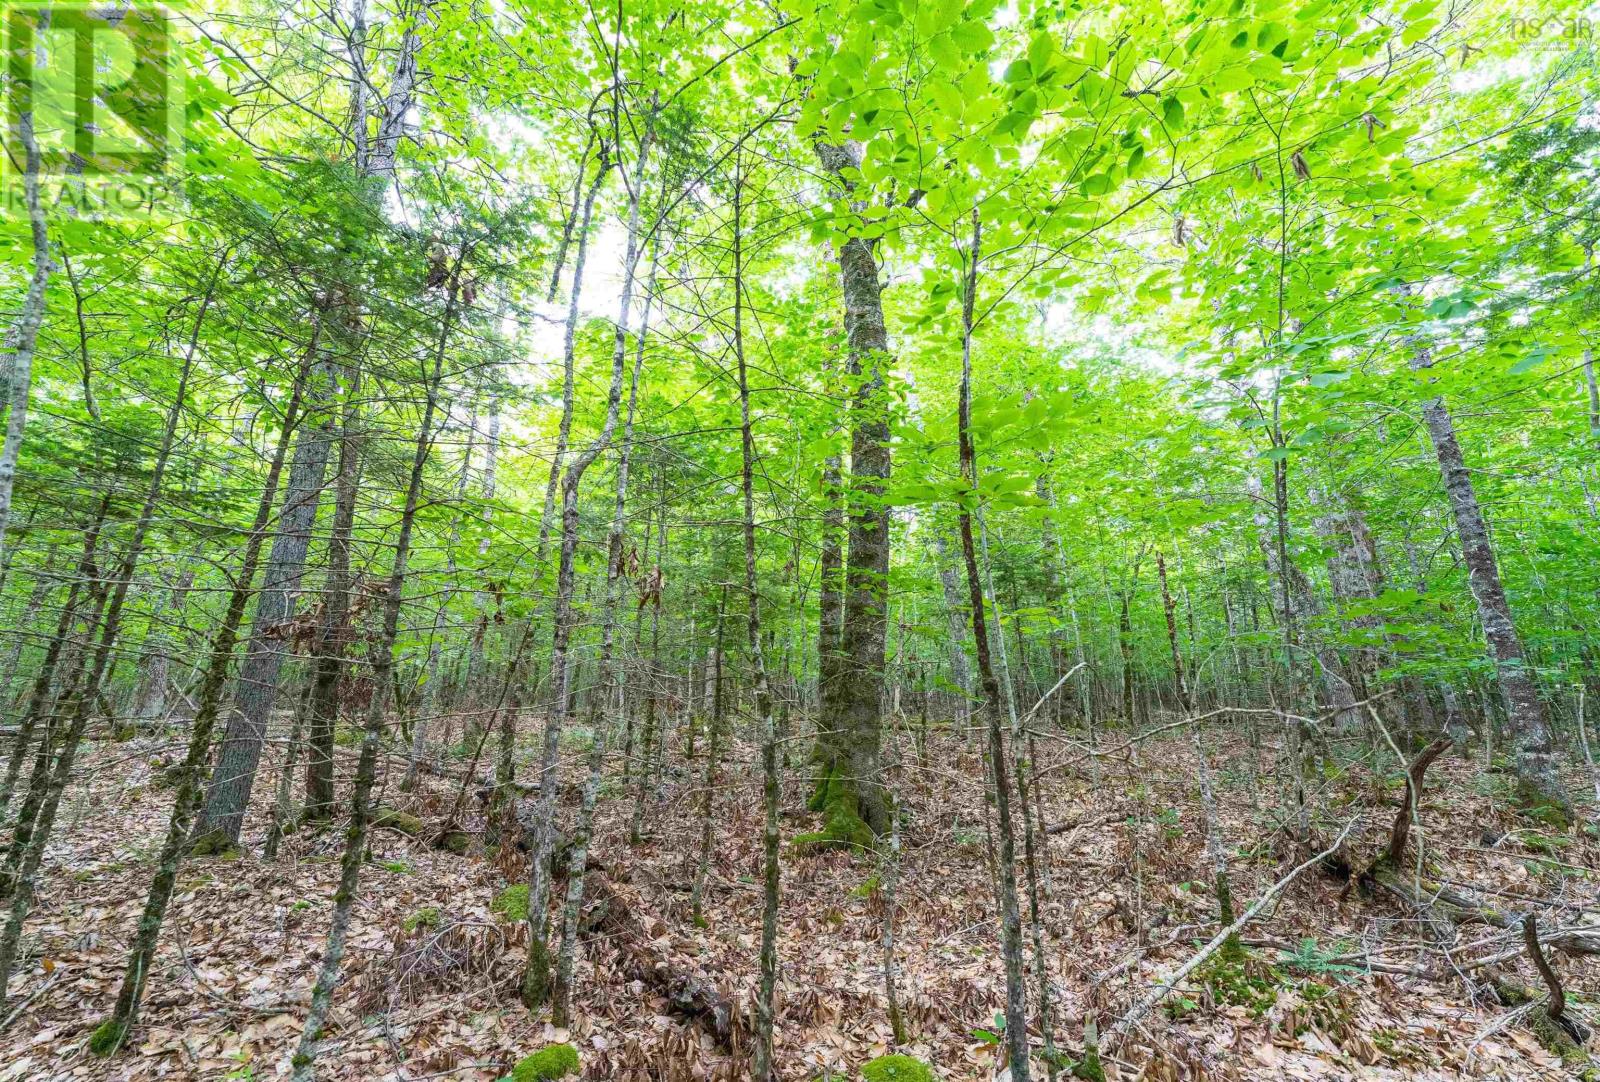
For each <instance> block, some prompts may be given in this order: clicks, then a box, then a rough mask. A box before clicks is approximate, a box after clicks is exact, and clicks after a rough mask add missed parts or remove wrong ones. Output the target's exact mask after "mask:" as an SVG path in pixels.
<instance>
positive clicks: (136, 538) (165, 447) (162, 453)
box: [0, 252, 228, 1010]
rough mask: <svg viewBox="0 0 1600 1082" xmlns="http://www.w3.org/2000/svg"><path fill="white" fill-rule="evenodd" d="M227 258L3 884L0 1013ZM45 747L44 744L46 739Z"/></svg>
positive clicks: (206, 300)
mask: <svg viewBox="0 0 1600 1082" xmlns="http://www.w3.org/2000/svg"><path fill="white" fill-rule="evenodd" d="M227 259H228V253H227V252H224V253H223V256H222V258H221V259H219V260H218V261H217V264H216V267H215V269H214V270H213V271H212V274H211V279H210V282H209V283H208V285H207V287H206V291H205V294H204V295H203V297H202V299H201V301H200V306H199V309H198V310H197V312H196V313H195V318H194V325H193V330H192V332H191V333H190V336H189V342H188V348H187V349H186V350H185V351H184V358H183V366H182V368H181V370H180V371H179V375H178V388H177V391H176V393H175V395H174V397H173V402H172V408H171V409H170V410H168V411H167V417H166V424H165V426H164V428H163V429H162V433H161V443H160V445H159V446H158V448H157V450H156V456H155V462H154V464H153V467H152V469H151V472H150V484H149V487H148V489H147V490H146V492H145V497H144V503H143V505H142V506H141V507H140V509H139V517H138V519H137V520H136V522H135V524H134V528H133V535H132V537H130V538H129V540H128V548H127V551H126V552H125V553H124V554H123V557H122V563H121V565H120V567H119V568H118V571H117V579H116V582H115V584H114V585H113V586H112V590H111V598H110V604H109V605H108V606H107V608H106V612H105V620H104V622H103V623H102V624H101V626H100V641H99V643H98V644H96V647H95V651H94V657H93V660H92V661H91V662H90V665H89V671H88V676H87V678H86V679H85V681H84V683H83V685H82V687H80V688H78V689H77V690H76V691H75V692H74V693H72V697H71V699H70V700H69V704H68V706H67V708H66V710H65V713H66V715H67V718H68V722H67V729H66V732H65V733H64V734H63V735H62V738H61V744H60V750H59V751H57V753H56V756H55V764H54V766H53V768H52V769H51V771H50V773H49V775H48V776H47V777H43V778H41V779H40V780H41V781H42V782H43V783H44V784H45V786H46V787H47V788H46V790H45V792H44V799H43V803H42V804H41V806H40V808H39V812H38V818H37V820H36V821H35V822H34V824H33V830H32V834H31V837H30V839H29V843H28V847H27V850H26V852H25V853H23V855H22V860H21V864H20V867H19V868H18V869H17V874H16V875H15V877H14V878H12V879H11V880H10V881H9V884H8V885H9V886H10V888H11V914H10V919H9V921H8V922H7V924H6V928H5V932H4V934H3V937H0V1010H3V1009H4V1007H5V1002H6V982H7V981H9V980H10V979H11V969H12V966H13V965H15V963H16V958H17V948H18V945H19V943H20V942H21V939H22V926H23V922H24V921H25V920H26V919H27V916H28V910H29V908H30V907H31V906H32V904H33V893H34V886H35V879H36V876H37V872H38V869H39V864H40V862H41V861H42V860H43V859H44V849H45V846H46V845H47V844H48V843H49V841H50V834H51V831H52V829H53V828H54V826H55V819H56V811H57V809H58V808H59V807H60V803H61V794H62V793H63V792H65V791H66V788H67V784H68V783H69V782H70V781H71V779H72V765H73V762H74V760H75V759H76V757H77V753H78V746H79V744H80V743H81V741H82V738H83V732H84V729H85V728H86V727H87V726H88V723H89V718H90V717H91V715H92V714H93V713H94V710H95V706H96V704H97V702H98V700H99V696H100V689H101V687H102V680H103V679H104V678H105V675H106V671H107V664H108V662H109V661H110V658H111V652H112V649H113V648H114V647H115V646H116V643H117V636H118V634H119V633H120V632H121V630H122V616H123V613H124V611H125V604H126V602H127V598H128V590H129V588H130V587H131V586H132V584H133V576H134V573H135V572H136V571H137V570H138V566H139V558H140V557H141V556H142V555H143V554H144V545H145V539H146V538H147V537H148V536H149V532H150V524H151V522H152V521H154V519H155V512H156V508H157V506H159V505H160V503H161V493H162V485H163V483H164V481H165V478H166V472H167V464H168V462H169V461H170V460H171V457H172V448H173V445H174V444H175V442H176V439H177V434H178V422H179V421H180V420H181V419H182V417H183V410H184V406H185V404H186V402H187V401H188V394H189V380H190V377H191V375H192V374H193V372H194V363H195V354H196V352H197V349H198V345H199V338H200V330H201V327H202V326H203V325H204V323H205V318H206V313H207V312H208V311H209V310H210V308H211V301H212V298H213V297H214V296H215V293H216V288H217V282H218V280H219V279H220V278H221V276H222V270H223V268H224V267H225V266H226V265H227ZM45 743H46V744H48V740H47V741H46V742H45Z"/></svg>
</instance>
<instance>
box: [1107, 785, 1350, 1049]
mask: <svg viewBox="0 0 1600 1082" xmlns="http://www.w3.org/2000/svg"><path fill="white" fill-rule="evenodd" d="M1360 821H1361V817H1360V816H1359V815H1358V816H1356V817H1355V818H1354V819H1351V820H1350V821H1349V822H1348V823H1346V824H1345V826H1344V829H1343V830H1341V831H1340V832H1339V836H1338V837H1337V838H1335V839H1334V841H1333V844H1332V845H1330V846H1328V848H1326V849H1324V850H1323V851H1322V852H1320V853H1318V854H1317V855H1316V856H1313V857H1311V858H1310V859H1309V860H1306V861H1303V862H1301V863H1300V864H1297V865H1295V867H1294V868H1293V870H1291V871H1290V872H1289V874H1288V875H1286V876H1284V877H1283V878H1282V879H1280V880H1278V881H1277V882H1276V883H1274V884H1272V886H1270V887H1268V888H1267V890H1266V893H1264V894H1262V895H1261V897H1259V898H1257V899H1256V900H1255V901H1254V902H1253V903H1251V906H1250V908H1249V909H1246V910H1245V911H1244V913H1243V915H1241V916H1240V917H1239V919H1238V920H1236V921H1234V922H1233V923H1232V924H1230V925H1228V927H1226V928H1224V929H1222V931H1220V932H1218V933H1217V934H1216V936H1215V937H1214V938H1213V939H1212V940H1211V942H1209V943H1207V944H1206V945H1205V946H1204V947H1201V948H1200V950H1199V952H1198V953H1196V954H1195V955H1194V957H1192V958H1190V959H1189V960H1188V961H1187V962H1185V963H1184V964H1183V965H1182V966H1180V967H1179V968H1178V971H1177V972H1176V973H1174V974H1173V975H1172V976H1171V977H1169V978H1167V979H1166V980H1165V981H1163V982H1162V983H1161V984H1160V985H1158V986H1157V987H1156V989H1155V991H1153V992H1151V993H1150V994H1149V995H1147V996H1145V997H1144V998H1143V999H1141V1000H1140V1001H1139V1002H1138V1003H1136V1004H1134V1006H1133V1008H1132V1009H1131V1010H1129V1011H1128V1013H1127V1014H1125V1015H1123V1016H1122V1018H1121V1019H1120V1020H1118V1022H1117V1024H1116V1025H1114V1026H1112V1027H1111V1030H1110V1033H1109V1034H1108V1037H1109V1041H1110V1042H1111V1043H1116V1042H1118V1041H1120V1040H1122V1039H1123V1038H1124V1037H1126V1036H1127V1035H1128V1033H1129V1031H1131V1030H1132V1029H1133V1027H1134V1026H1135V1025H1137V1024H1138V1023H1139V1021H1140V1019H1142V1018H1144V1016H1145V1015H1147V1014H1149V1013H1150V1012H1151V1011H1152V1010H1154V1009H1155V1008H1156V1007H1157V1006H1158V1005H1160V1003H1161V1001H1162V1000H1164V999H1166V998H1167V997H1168V996H1169V995H1171V994H1172V992H1173V990H1174V989H1175V988H1177V987H1178V985H1179V984H1182V983H1183V979H1184V978H1185V977H1187V976H1188V975H1189V974H1191V973H1193V972H1194V971H1195V970H1196V969H1198V968H1199V967H1200V966H1201V965H1203V964H1204V963H1205V960H1206V959H1207V958H1210V957H1211V956H1212V955H1213V954H1215V953H1217V951H1219V950H1221V949H1222V947H1223V945H1224V944H1226V943H1227V942H1228V941H1229V940H1230V939H1232V938H1234V937H1235V936H1237V935H1238V934H1239V933H1240V931H1242V930H1243V929H1244V927H1245V925H1247V924H1249V923H1250V922H1251V921H1252V920H1254V919H1255V918H1256V915H1257V914H1258V913H1260V912H1261V911H1262V910H1263V909H1265V908H1266V907H1267V906H1269V905H1271V904H1272V902H1273V901H1274V900H1275V899H1276V898H1277V897H1278V895H1280V894H1282V893H1283V892H1284V891H1285V890H1286V889H1287V888H1288V886H1289V884H1290V883H1293V882H1294V881H1295V880H1296V879H1298V878H1299V877H1300V875H1301V873H1302V872H1304V871H1306V869H1308V868H1311V867H1314V866H1315V865H1317V864H1318V863H1320V862H1321V861H1322V860H1324V859H1325V858H1327V857H1328V856H1331V855H1332V854H1333V853H1334V851H1335V850H1337V849H1338V848H1339V846H1341V845H1343V844H1344V840H1345V838H1346V837H1347V836H1348V835H1349V833H1350V831H1351V830H1352V829H1354V828H1355V825H1356V824H1357V823H1358V822H1360Z"/></svg>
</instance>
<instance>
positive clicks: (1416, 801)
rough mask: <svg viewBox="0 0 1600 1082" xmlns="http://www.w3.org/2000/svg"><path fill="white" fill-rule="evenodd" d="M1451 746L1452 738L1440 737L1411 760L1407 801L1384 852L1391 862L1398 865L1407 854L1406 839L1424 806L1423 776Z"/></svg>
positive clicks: (1392, 829)
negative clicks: (1387, 847) (1419, 810)
mask: <svg viewBox="0 0 1600 1082" xmlns="http://www.w3.org/2000/svg"><path fill="white" fill-rule="evenodd" d="M1450 748H1451V743H1450V740H1449V739H1448V738H1446V737H1440V738H1439V739H1438V740H1435V741H1434V742H1433V743H1431V744H1429V745H1428V746H1427V747H1425V748H1423V749H1422V751H1421V752H1420V753H1418V755H1417V757H1416V758H1415V759H1413V760H1411V766H1410V767H1409V768H1408V769H1407V770H1406V802H1405V804H1404V806H1402V807H1401V809H1400V814H1398V815H1396V816H1395V817H1394V826H1393V827H1392V828H1391V829H1390V831H1389V849H1388V852H1387V853H1385V854H1384V858H1385V859H1386V860H1388V861H1389V863H1391V864H1396V865H1398V864H1399V863H1400V858H1401V857H1403V856H1404V855H1405V851H1406V841H1407V839H1408V838H1409V837H1410V836H1411V824H1412V822H1413V820H1415V819H1416V818H1417V814H1418V809H1420V808H1421V807H1422V779H1423V776H1424V775H1425V774H1427V772H1428V768H1429V767H1430V766H1432V765H1433V761H1434V760H1435V759H1437V758H1439V756H1441V755H1443V754H1444V753H1445V752H1447V751H1449V750H1450Z"/></svg>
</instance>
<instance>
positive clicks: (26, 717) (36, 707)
mask: <svg viewBox="0 0 1600 1082" xmlns="http://www.w3.org/2000/svg"><path fill="white" fill-rule="evenodd" d="M110 507H111V494H110V492H109V491H108V492H107V493H106V495H105V496H104V497H103V498H102V499H101V501H100V507H99V510H98V511H97V512H96V513H95V517H94V521H93V522H92V523H91V524H90V525H89V528H88V529H87V530H86V531H85V532H84V535H83V554H82V556H80V557H79V559H78V568H77V572H76V575H77V577H76V578H75V579H74V580H73V582H72V585H71V586H70V587H69V588H68V590H67V597H66V600H65V601H63V602H62V605H61V612H60V614H59V615H58V616H57V617H56V629H55V634H54V635H52V636H51V637H50V642H49V644H48V645H47V646H46V647H45V653H44V658H43V659H42V660H41V661H40V663H39V671H38V672H36V673H35V674H34V678H33V687H32V689H31V690H30V691H29V693H28V700H27V705H26V706H25V707H24V708H23V712H22V720H21V722H20V723H19V724H18V726H17V735H16V738H15V742H14V743H13V744H12V745H11V755H10V758H9V759H7V761H6V775H5V779H4V780H3V781H0V819H3V818H4V816H5V813H6V809H7V808H9V807H10V806H11V798H12V797H13V796H14V795H16V789H17V778H18V777H19V776H21V774H22V764H23V762H24V761H25V760H26V759H27V756H28V749H29V747H30V746H31V745H32V743H33V735H34V730H35V729H37V728H38V725H39V720H40V719H41V718H43V717H44V714H45V710H46V703H47V702H48V701H49V698H50V689H51V686H52V685H53V684H54V682H55V678H56V671H57V666H58V665H59V663H60V661H61V652H62V650H63V649H64V648H65V646H66V644H67V640H68V639H70V638H71V637H72V629H73V625H74V624H75V623H76V622H77V618H78V596H79V594H81V593H82V592H83V584H84V583H85V582H87V581H89V578H90V576H92V575H93V574H94V566H95V552H96V549H97V548H98V546H99V544H100V531H101V529H102V528H103V527H104V525H105V520H106V512H107V511H108V510H109V509H110Z"/></svg>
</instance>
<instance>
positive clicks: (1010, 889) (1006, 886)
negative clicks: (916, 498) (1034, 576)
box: [957, 209, 1030, 1082]
mask: <svg viewBox="0 0 1600 1082" xmlns="http://www.w3.org/2000/svg"><path fill="white" fill-rule="evenodd" d="M982 236H983V234H982V227H981V225H980V224H979V218H978V212H977V211H976V209H974V211H973V214H972V245H971V248H970V249H969V251H968V252H967V281H966V290H965V295H964V296H963V298H962V320H961V324H962V326H961V330H962V333H961V391H960V401H959V406H958V410H957V438H958V442H959V445H960V457H961V476H962V478H963V479H964V480H965V481H966V483H967V489H968V492H969V493H970V494H971V498H972V499H973V500H976V499H977V496H978V465H977V452H976V450H975V448H974V446H973V442H972V317H973V307H974V302H975V300H976V294H977V287H978V258H979V254H980V252H981V244H982ZM959 507H960V511H959V514H958V522H959V525H960V529H961V552H962V556H963V557H964V558H965V561H966V566H967V592H968V594H969V599H970V602H971V606H972V639H973V645H974V649H975V653H976V654H977V657H978V679H979V682H980V684H981V685H982V688H983V699H984V702H983V710H984V712H985V714H986V716H987V719H988V733H989V769H990V772H991V776H992V777H993V779H994V795H995V812H996V818H997V819H998V834H999V843H1000V853H999V860H998V862H997V872H998V876H997V878H998V886H999V892H998V893H999V903H1000V948H1001V954H1002V956H1003V958H1004V960H1005V974H1006V1010H1005V1015H1006V1034H1005V1036H1006V1047H1007V1050H1008V1052H1009V1055H1010V1068H1011V1078H1012V1082H1028V1079H1029V1078H1030V1065H1029V1062H1028V1002H1027V996H1028V993H1027V987H1026V985H1025V984H1024V981H1023V974H1022V968H1023V960H1022V915H1021V912H1020V911H1019V909H1018V905H1017V857H1016V837H1015V830H1014V828H1013V827H1012V824H1011V786H1010V782H1009V780H1008V778H1007V769H1006V747H1005V737H1004V735H1003V734H1002V731H1001V727H1000V712H1001V700H1000V682H999V680H997V679H996V677H995V671H994V665H993V663H992V662H991V661H990V654H989V627H988V623H989V621H988V616H987V615H986V605H985V599H984V591H983V580H982V579H981V578H980V577H979V574H978V556H977V545H976V543H975V542H974V540H973V529H972V510H971V508H970V507H969V506H968V504H967V503H966V502H962V503H961V504H960V505H959Z"/></svg>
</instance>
